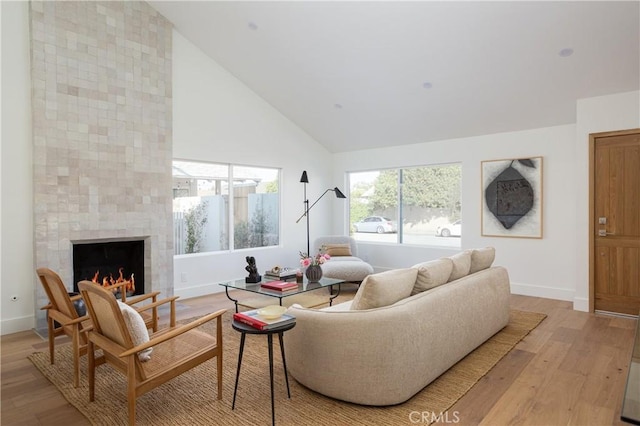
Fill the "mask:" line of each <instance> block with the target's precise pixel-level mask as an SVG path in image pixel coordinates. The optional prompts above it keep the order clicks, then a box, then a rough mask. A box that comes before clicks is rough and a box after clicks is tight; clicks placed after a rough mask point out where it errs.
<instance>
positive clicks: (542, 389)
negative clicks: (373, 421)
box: [1, 290, 636, 426]
mask: <svg viewBox="0 0 640 426" xmlns="http://www.w3.org/2000/svg"><path fill="white" fill-rule="evenodd" d="M343 293H344V294H342V295H340V297H339V298H338V299H337V301H338V302H339V301H342V300H347V299H350V298H352V297H353V295H354V294H355V290H352V291H344V292H343ZM181 302H182V304H181V308H180V309H179V310H178V313H177V314H178V318H179V319H186V318H190V317H193V316H197V315H202V314H205V313H208V312H213V311H215V310H217V309H220V308H228V309H230V310H232V309H233V303H232V302H230V301H229V300H227V298H226V297H225V295H224V294H223V293H222V294H215V295H211V296H206V297H199V298H194V299H188V300H182V301H181ZM511 305H512V308H514V309H520V310H525V311H534V312H542V313H545V314H547V315H548V317H547V318H546V319H545V320H544V321H543V322H542V324H541V325H540V326H538V327H537V328H536V329H535V330H534V331H533V332H532V333H531V334H530V335H529V336H527V337H526V338H525V339H524V340H523V341H522V342H520V343H519V344H518V345H517V346H516V347H515V348H514V350H512V351H511V352H510V353H509V354H508V355H507V356H506V357H505V358H503V359H502V360H501V361H500V362H499V363H498V364H497V365H496V367H494V369H493V370H491V371H490V372H489V374H487V375H486V376H485V377H484V378H483V379H482V380H481V381H480V382H479V383H478V384H477V385H476V386H475V387H474V388H473V389H471V391H470V392H469V393H467V395H465V396H464V397H463V398H462V399H461V400H460V401H458V402H457V403H456V404H455V405H454V406H453V407H452V408H451V409H450V410H449V412H448V413H445V415H443V416H442V417H441V418H442V419H443V422H442V423H445V422H446V421H447V420H448V422H449V423H454V421H455V423H457V424H461V425H476V424H484V425H513V424H529V425H616V424H625V423H622V422H620V420H619V418H620V409H621V406H622V397H623V393H624V387H625V383H626V376H627V369H628V365H629V359H630V355H631V347H632V344H633V338H634V332H635V327H636V320H631V319H625V318H617V317H609V316H603V315H594V314H588V313H584V312H577V311H574V310H572V306H571V303H569V302H563V301H556V300H550V299H541V298H535V297H526V296H512V298H511ZM1 342H2V347H1V354H2V361H1V364H2V376H1V380H2V415H1V423H2V425H29V426H33V425H62V424H64V425H65V426H73V425H88V424H89V422H88V421H87V420H86V419H85V418H84V417H83V416H82V415H81V414H80V413H79V412H78V411H77V410H76V409H75V408H73V407H72V406H71V405H69V404H68V403H67V402H66V400H65V399H64V398H63V397H62V395H61V394H60V393H59V392H58V391H57V390H56V388H55V387H54V386H53V385H51V384H50V383H49V382H48V381H47V380H46V379H45V378H44V377H43V376H42V375H41V374H40V372H39V371H38V370H37V369H36V368H35V367H34V366H33V364H32V363H31V362H30V361H29V360H28V359H27V358H26V356H27V355H28V354H30V353H32V352H35V351H45V352H46V351H47V350H48V349H47V342H46V341H45V340H42V339H41V338H40V337H39V336H38V335H36V334H35V333H33V332H31V331H25V332H21V333H15V334H11V335H7V336H2V340H1ZM427 415H428V413H427ZM300 424H305V421H303V420H301V422H300ZM406 424H416V423H412V422H411V421H409V413H407V423H406ZM418 424H419V423H418Z"/></svg>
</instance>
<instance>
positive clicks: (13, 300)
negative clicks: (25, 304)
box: [11, 296, 19, 302]
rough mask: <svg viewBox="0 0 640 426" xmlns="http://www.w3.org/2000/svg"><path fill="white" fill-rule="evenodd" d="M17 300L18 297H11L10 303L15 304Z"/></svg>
mask: <svg viewBox="0 0 640 426" xmlns="http://www.w3.org/2000/svg"><path fill="white" fill-rule="evenodd" d="M18 299H19V297H18V296H11V301H12V302H17V301H18Z"/></svg>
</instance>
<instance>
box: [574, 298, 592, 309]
mask: <svg viewBox="0 0 640 426" xmlns="http://www.w3.org/2000/svg"><path fill="white" fill-rule="evenodd" d="M573 310H574V311H582V312H589V299H587V298H585V297H574V298H573Z"/></svg>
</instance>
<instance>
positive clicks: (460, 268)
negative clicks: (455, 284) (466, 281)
mask: <svg viewBox="0 0 640 426" xmlns="http://www.w3.org/2000/svg"><path fill="white" fill-rule="evenodd" d="M449 259H451V261H452V262H453V270H452V271H451V276H449V282H451V281H455V280H457V279H460V278H462V277H464V276H466V275H469V270H470V269H471V250H465V251H463V252H460V253H458V254H454V255H453V256H450V257H449Z"/></svg>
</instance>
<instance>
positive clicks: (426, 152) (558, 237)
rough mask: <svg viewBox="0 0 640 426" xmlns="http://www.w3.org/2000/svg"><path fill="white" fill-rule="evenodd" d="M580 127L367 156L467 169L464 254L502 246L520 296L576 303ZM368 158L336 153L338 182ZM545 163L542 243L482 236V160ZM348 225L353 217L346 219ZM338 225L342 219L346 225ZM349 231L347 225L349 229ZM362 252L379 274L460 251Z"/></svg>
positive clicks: (386, 162)
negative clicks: (575, 178)
mask: <svg viewBox="0 0 640 426" xmlns="http://www.w3.org/2000/svg"><path fill="white" fill-rule="evenodd" d="M574 138H575V126H574V125H565V126H558V127H551V128H543V129H533V130H526V131H521V132H511V133H500V134H493V135H485V136H478V137H471V138H464V139H455V140H446V141H439V142H429V143H423V144H415V145H404V146H402V147H396V148H385V149H375V150H367V151H366V156H367V160H368V161H367V165H366V166H367V168H369V169H375V168H386V167H398V166H416V165H427V164H443V163H452V162H461V163H462V220H463V221H464V232H463V237H462V239H461V243H462V249H467V248H474V247H485V246H494V247H496V264H500V265H504V266H507V267H508V269H509V275H510V277H511V281H512V283H511V285H512V291H513V292H514V293H519V294H530V295H536V296H541V297H549V298H555V299H562V300H572V298H573V294H574V288H575V285H574V279H573V271H574V269H575V268H574V265H575V256H574V253H575V250H574V241H575V232H574V227H573V222H572V217H575V214H574V210H575V199H574V191H573V189H574V182H573V175H574V168H575V162H574V158H575V152H574V151H575V144H574ZM363 155H364V152H351V153H344V154H339V155H335V156H334V158H335V159H336V161H335V164H334V173H335V174H336V176H339V175H341V174H344V173H345V172H347V171H357V170H362V161H361V159H362V158H363ZM535 156H542V157H543V164H544V167H543V236H544V238H542V239H528V238H496V237H482V236H481V235H480V207H481V191H482V189H481V185H480V162H481V161H482V160H496V159H510V158H527V157H535ZM339 219H342V223H345V222H346V217H341V218H339ZM339 219H338V220H339ZM344 226H346V225H344ZM358 250H359V253H360V254H363V255H365V256H367V257H368V258H369V262H370V263H371V264H372V265H374V267H375V268H377V269H388V268H396V267H408V266H411V265H413V264H415V263H418V262H422V261H426V260H431V259H435V258H438V257H441V256H447V255H450V254H453V253H455V252H457V251H458V249H446V248H435V247H416V246H397V245H373V244H365V243H363V244H361V245H360V246H359V249H358Z"/></svg>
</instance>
